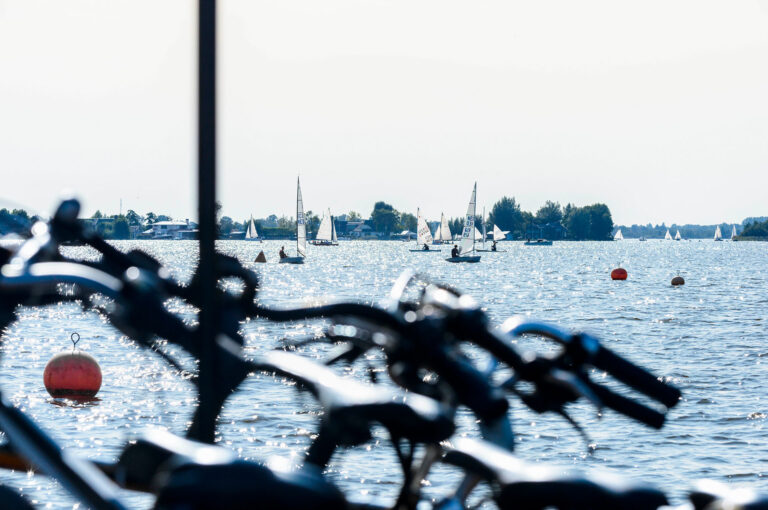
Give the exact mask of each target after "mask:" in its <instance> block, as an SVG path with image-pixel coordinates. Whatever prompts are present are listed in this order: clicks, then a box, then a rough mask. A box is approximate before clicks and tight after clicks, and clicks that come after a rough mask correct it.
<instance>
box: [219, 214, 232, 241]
mask: <svg viewBox="0 0 768 510" xmlns="http://www.w3.org/2000/svg"><path fill="white" fill-rule="evenodd" d="M233 227H234V221H232V218H230V217H229V216H222V217H221V220H219V236H220V237H221V236H223V237H228V236H229V234H230V233H231V232H232V228H233Z"/></svg>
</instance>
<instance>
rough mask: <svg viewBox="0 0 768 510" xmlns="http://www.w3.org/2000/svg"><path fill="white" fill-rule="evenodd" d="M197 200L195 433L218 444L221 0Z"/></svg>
mask: <svg viewBox="0 0 768 510" xmlns="http://www.w3.org/2000/svg"><path fill="white" fill-rule="evenodd" d="M197 65H198V69H197V71H198V84H197V86H198V90H197V94H198V110H197V165H198V167H197V171H198V179H197V200H198V214H199V221H200V225H199V229H200V266H199V271H200V272H199V274H200V291H201V297H202V302H201V309H200V338H199V340H200V342H201V345H200V360H199V365H198V370H199V375H200V377H199V380H198V384H199V392H200V402H199V403H198V406H199V407H198V409H197V418H198V419H197V420H195V422H196V426H194V428H195V429H196V430H190V431H189V435H190V437H192V438H194V439H197V440H198V441H205V442H208V443H213V436H214V432H215V428H216V412H217V408H216V406H215V405H212V404H213V403H214V402H215V401H216V397H215V394H214V384H215V381H216V366H217V363H216V358H215V357H216V349H215V345H214V340H215V338H214V335H215V334H216V321H217V315H218V314H217V309H218V307H217V305H218V303H217V302H216V301H217V300H216V275H215V271H214V263H215V256H216V246H215V241H216V0H199V1H198V64H197Z"/></svg>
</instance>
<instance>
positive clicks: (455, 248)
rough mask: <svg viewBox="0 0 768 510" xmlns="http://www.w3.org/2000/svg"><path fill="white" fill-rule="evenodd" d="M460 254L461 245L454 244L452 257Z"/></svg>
mask: <svg viewBox="0 0 768 510" xmlns="http://www.w3.org/2000/svg"><path fill="white" fill-rule="evenodd" d="M458 256H459V247H458V246H456V245H455V244H454V245H453V248H451V257H458Z"/></svg>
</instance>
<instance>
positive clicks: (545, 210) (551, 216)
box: [536, 200, 563, 225]
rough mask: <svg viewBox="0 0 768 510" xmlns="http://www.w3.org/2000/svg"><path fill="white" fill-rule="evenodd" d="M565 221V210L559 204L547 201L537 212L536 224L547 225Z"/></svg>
mask: <svg viewBox="0 0 768 510" xmlns="http://www.w3.org/2000/svg"><path fill="white" fill-rule="evenodd" d="M562 220H563V210H562V208H561V207H560V204H559V203H558V202H552V201H551V200H547V201H546V202H544V205H543V206H541V208H540V209H539V210H538V211H536V222H537V223H540V224H543V225H546V224H548V223H560V222H561V221H562Z"/></svg>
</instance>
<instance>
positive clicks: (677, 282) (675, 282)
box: [672, 275, 685, 286]
mask: <svg viewBox="0 0 768 510" xmlns="http://www.w3.org/2000/svg"><path fill="white" fill-rule="evenodd" d="M672 285H674V286H678V285H685V280H684V279H683V277H682V276H679V275H678V276H675V277H674V278H672Z"/></svg>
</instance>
